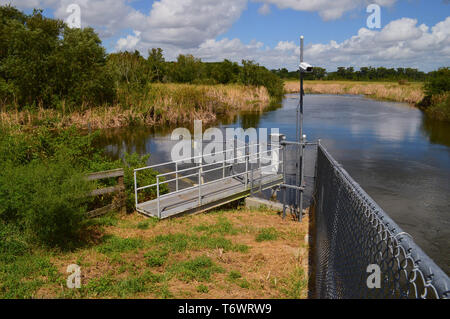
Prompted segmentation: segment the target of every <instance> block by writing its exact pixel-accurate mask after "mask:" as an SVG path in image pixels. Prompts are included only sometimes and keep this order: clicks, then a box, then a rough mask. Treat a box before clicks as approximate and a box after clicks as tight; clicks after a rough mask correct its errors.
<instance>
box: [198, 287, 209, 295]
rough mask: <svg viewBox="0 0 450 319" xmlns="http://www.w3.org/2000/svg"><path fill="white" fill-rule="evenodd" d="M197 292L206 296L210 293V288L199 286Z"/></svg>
mask: <svg viewBox="0 0 450 319" xmlns="http://www.w3.org/2000/svg"><path fill="white" fill-rule="evenodd" d="M197 292H201V293H204V294H205V293H207V292H209V288H208V287H207V286H205V285H198V286H197Z"/></svg>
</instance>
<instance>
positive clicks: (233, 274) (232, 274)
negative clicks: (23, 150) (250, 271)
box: [228, 270, 242, 280]
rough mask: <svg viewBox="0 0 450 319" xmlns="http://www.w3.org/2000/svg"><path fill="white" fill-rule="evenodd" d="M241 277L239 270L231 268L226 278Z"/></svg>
mask: <svg viewBox="0 0 450 319" xmlns="http://www.w3.org/2000/svg"><path fill="white" fill-rule="evenodd" d="M241 277H242V275H241V273H240V272H239V271H237V270H232V271H230V273H229V274H228V278H229V279H231V280H235V279H239V278H241Z"/></svg>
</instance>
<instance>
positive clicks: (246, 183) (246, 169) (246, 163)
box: [245, 153, 249, 190]
mask: <svg viewBox="0 0 450 319" xmlns="http://www.w3.org/2000/svg"><path fill="white" fill-rule="evenodd" d="M248 156H249V155H248V153H247V156H246V157H245V190H247V187H248Z"/></svg>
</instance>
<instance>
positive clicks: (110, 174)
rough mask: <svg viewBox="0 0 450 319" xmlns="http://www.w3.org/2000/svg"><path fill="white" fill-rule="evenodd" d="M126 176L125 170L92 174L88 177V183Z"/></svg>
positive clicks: (118, 169)
mask: <svg viewBox="0 0 450 319" xmlns="http://www.w3.org/2000/svg"><path fill="white" fill-rule="evenodd" d="M121 176H124V170H123V168H117V169H112V170H109V171H103V172H95V173H90V174H88V175H87V176H86V179H87V180H88V181H96V180H99V179H106V178H113V177H121Z"/></svg>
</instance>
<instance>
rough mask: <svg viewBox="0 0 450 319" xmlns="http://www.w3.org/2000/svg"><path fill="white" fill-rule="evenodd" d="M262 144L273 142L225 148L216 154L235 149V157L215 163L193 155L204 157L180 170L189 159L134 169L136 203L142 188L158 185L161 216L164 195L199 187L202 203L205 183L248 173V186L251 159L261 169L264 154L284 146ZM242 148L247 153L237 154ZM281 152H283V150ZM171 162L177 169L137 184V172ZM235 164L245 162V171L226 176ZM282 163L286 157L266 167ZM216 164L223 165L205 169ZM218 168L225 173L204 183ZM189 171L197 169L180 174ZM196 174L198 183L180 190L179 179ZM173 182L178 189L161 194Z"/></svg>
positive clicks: (277, 150)
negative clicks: (167, 178) (169, 177)
mask: <svg viewBox="0 0 450 319" xmlns="http://www.w3.org/2000/svg"><path fill="white" fill-rule="evenodd" d="M261 145H267V146H269V145H270V146H272V144H271V143H267V144H265V143H264V144H261V143H259V144H250V145H246V146H244V147H240V148H233V149H227V150H223V151H221V152H218V153H215V154H214V155H215V156H217V155H218V154H221V153H222V154H223V153H227V152H231V151H233V152H234V156H233V158H228V159H227V158H226V157H225V158H224V159H222V160H220V161H217V162H214V163H205V164H204V163H203V158H205V157H208V155H206V156H205V155H204V154H202V155H201V156H196V157H192V158H191V160H192V159H194V158H202V162H200V163H198V165H197V166H194V167H189V168H185V169H182V170H178V163H180V162H184V161H186V160H187V159H182V160H178V161H172V162H166V163H163V164H157V165H152V166H148V167H143V168H138V169H135V170H134V186H135V204H136V206H138V205H139V201H138V191H142V190H145V189H148V188H152V187H156V192H157V201H158V205H157V206H158V216H159V215H160V203H159V202H160V199H161V198H162V197H165V196H166V195H173V194H177V193H179V192H181V191H186V190H191V189H195V188H198V189H199V203H201V188H202V186H203V185H209V183H211V182H217V181H219V180H228V179H230V178H236V177H239V176H242V175H247V178H245V187H247V184H248V174H249V173H250V172H252V178H253V169H250V170H249V164H250V165H251V164H253V163H250V161H251V159H256V163H258V162H259V169H261V168H262V158H263V156H264V154H268V153H269V152H271V153H273V152H279V151H281V150H282V149H283V147H282V146H279V144H276V145H277V147H275V148H273V149H272V148H271V149H267V150H264V151H260V149H261ZM254 147H256V149H257V152H256V153H250V148H254ZM241 149H244V152H245V153H246V154H244V155H243V156H237V153H238V152H237V151H238V150H241ZM279 154H281V152H280V153H279ZM230 162H231V164H229V165H227V163H230ZM169 164H175V171H171V172H167V173H162V174H158V175H157V176H156V183H154V184H151V185H146V186H142V187H138V185H137V175H136V174H137V172H139V171H142V170H145V169H151V168H155V167H161V166H165V165H169ZM221 164H222V165H221ZM235 164H245V171H244V172H242V173H237V174H234V175H231V176H225V170H226V169H227V168H230V167H233V166H234V165H235ZM280 164H282V165H284V159H283V160H281V159H280V158H279V159H278V160H277V161H276V163H272V164H271V165H264V167H265V168H267V167H272V166H275V165H280ZM215 165H221V166H220V167H215V168H212V169H207V170H204V169H205V168H209V167H211V166H215ZM218 170H223V174H222V177H221V178H218V179H215V180H214V181H210V182H207V183H204V182H203V181H202V179H203V176H204V175H205V174H206V173H210V172H213V171H218ZM189 171H195V173H192V174H189V175H184V176H183V175H181V174H180V173H185V172H189ZM170 175H175V178H172V179H170V180H165V181H161V179H162V178H164V177H166V176H170ZM195 176H198V185H195V186H192V187H187V188H184V189H182V190H179V187H178V186H179V185H178V181H179V180H181V179H185V178H188V177H195ZM172 182H176V190H175V191H172V192H170V194H164V195H161V194H160V186H161V185H164V184H169V183H172Z"/></svg>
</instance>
